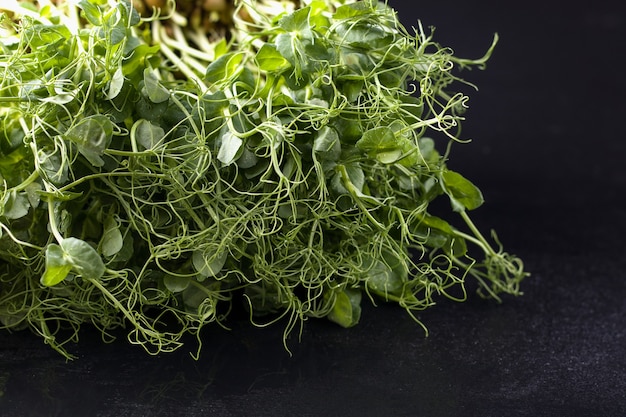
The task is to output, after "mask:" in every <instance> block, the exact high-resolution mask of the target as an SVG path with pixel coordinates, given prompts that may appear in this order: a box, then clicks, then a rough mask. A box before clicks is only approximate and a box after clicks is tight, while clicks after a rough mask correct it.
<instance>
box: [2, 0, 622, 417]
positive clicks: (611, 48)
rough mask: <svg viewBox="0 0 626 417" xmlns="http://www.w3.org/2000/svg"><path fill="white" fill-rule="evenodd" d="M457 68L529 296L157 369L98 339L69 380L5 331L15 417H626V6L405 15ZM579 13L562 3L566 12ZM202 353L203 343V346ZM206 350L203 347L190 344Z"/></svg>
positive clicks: (491, 215) (240, 333) (476, 160)
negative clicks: (430, 31)
mask: <svg viewBox="0 0 626 417" xmlns="http://www.w3.org/2000/svg"><path fill="white" fill-rule="evenodd" d="M389 3H390V5H391V6H393V7H394V8H396V9H397V10H398V11H399V13H400V18H401V20H402V21H403V23H404V24H405V25H407V26H412V25H415V24H416V22H417V20H418V19H420V20H421V21H422V23H423V25H424V26H426V27H427V26H435V27H436V31H435V39H436V40H437V41H439V42H440V43H441V44H443V45H445V46H450V47H452V48H453V49H454V51H455V54H456V55H458V56H463V57H468V58H475V57H480V56H482V54H483V52H484V51H485V50H486V49H487V47H488V46H489V45H490V43H491V39H492V36H493V33H494V32H498V33H499V35H500V38H501V39H500V43H499V44H498V46H497V49H496V51H495V53H494V55H493V57H492V59H491V60H490V61H489V63H488V67H487V69H486V70H485V71H478V70H472V71H470V72H464V73H463V74H462V75H463V76H464V78H466V79H468V80H469V81H471V82H474V83H475V84H477V85H478V87H479V91H478V92H472V93H471V100H470V110H469V111H468V113H467V118H468V120H467V122H466V123H465V125H464V131H463V133H464V134H465V135H466V136H467V137H468V138H472V139H473V142H472V143H471V144H468V145H463V146H457V147H455V149H454V151H453V154H452V156H451V161H450V166H451V168H453V169H455V170H457V171H459V172H461V173H463V174H464V175H465V176H467V177H468V178H470V179H471V180H472V181H473V182H474V183H476V184H477V185H478V186H479V187H480V188H481V190H482V191H483V194H484V195H485V199H486V203H485V205H484V206H483V207H481V208H480V209H478V210H476V211H475V212H474V213H473V214H474V218H475V220H476V222H477V224H478V225H479V227H480V228H481V229H483V230H489V229H491V228H493V229H495V230H496V231H497V232H498V235H499V237H500V239H501V240H502V241H503V243H504V245H505V247H506V249H507V251H509V252H512V253H515V254H517V255H519V256H520V257H522V258H523V259H524V261H525V264H526V266H527V268H528V270H529V271H530V272H531V273H532V276H531V277H529V278H528V279H527V280H526V281H525V282H524V283H523V287H522V289H523V291H524V293H525V294H524V296H522V297H518V298H513V297H509V298H506V299H505V302H504V303H503V304H501V305H496V304H494V303H490V302H485V301H483V300H481V299H480V298H478V297H477V296H472V297H470V300H468V301H467V302H465V303H462V304H456V303H452V302H445V301H442V302H441V303H439V304H438V305H437V306H435V307H433V308H432V309H430V310H427V311H425V312H423V313H422V314H420V318H421V319H422V320H423V322H424V323H425V324H426V325H427V326H428V328H429V331H430V334H429V336H428V337H424V333H423V331H422V329H421V328H420V327H419V326H418V325H417V324H416V323H415V322H413V321H412V320H411V319H410V318H409V317H408V315H407V314H406V313H405V312H404V311H403V310H401V309H400V308H398V307H395V306H391V305H379V306H378V307H366V308H365V311H364V313H363V317H362V319H361V323H360V324H359V325H358V326H357V327H355V328H352V329H348V330H346V329H340V328H338V327H337V326H334V325H332V324H330V323H327V322H325V321H309V322H307V323H306V326H305V328H304V331H303V334H302V338H301V341H300V342H298V341H297V340H291V341H290V344H289V346H290V349H291V351H292V353H293V355H292V356H289V355H288V354H287V353H286V352H285V349H284V347H283V345H282V329H281V328H280V326H276V327H275V328H267V329H256V328H251V327H250V326H246V325H244V324H236V323H235V324H234V325H233V329H232V331H230V332H227V331H224V330H223V329H220V328H211V329H209V330H207V331H205V332H204V335H203V336H204V337H203V340H204V350H203V352H202V357H201V359H200V360H199V361H194V360H193V359H191V358H190V356H189V349H184V348H183V349H181V350H179V351H177V352H176V353H174V354H169V355H161V356H158V357H151V356H148V355H146V354H145V352H144V351H143V350H142V349H141V348H139V347H133V346H130V345H129V344H128V343H126V341H125V340H124V338H123V337H122V338H121V339H120V340H118V341H117V342H116V343H113V344H103V343H102V342H101V340H100V339H99V337H98V334H97V333H95V332H93V331H91V330H89V329H86V330H85V331H84V333H83V334H82V337H81V343H80V344H79V345H78V346H76V347H73V348H72V350H73V352H74V353H75V354H76V355H78V357H79V358H78V359H77V360H75V361H73V362H69V363H66V362H65V360H64V359H63V358H62V357H60V356H59V355H58V354H57V353H55V352H54V351H52V350H51V349H50V348H49V347H48V346H45V345H44V344H43V343H42V341H41V339H39V338H38V337H36V336H34V335H31V334H30V333H28V332H22V333H15V334H8V333H6V332H4V333H2V334H0V392H1V395H0V415H1V416H87V415H89V416H103V417H104V416H117V417H123V416H190V417H191V416H287V415H290V416H291V415H294V416H296V415H297V416H433V417H439V416H481V417H489V416H532V417H541V416H550V417H553V416H574V417H575V416H608V417H617V416H626V398H625V396H626V380H625V378H626V325H625V322H624V318H625V315H626V257H625V256H624V252H625V251H624V237H625V235H626V209H625V208H624V205H623V200H624V198H623V194H624V192H625V191H626V169H625V168H624V164H625V163H626V142H625V139H626V134H625V133H624V129H625V127H624V121H625V119H626V74H625V67H624V63H625V59H624V55H625V53H626V48H625V45H624V43H625V41H626V13H625V12H624V10H623V9H624V8H623V7H622V6H621V5H620V3H619V2H614V3H612V2H608V1H593V2H588V3H586V4H585V5H584V6H576V5H575V4H572V3H571V2H565V1H563V2H549V1H543V2H541V1H537V0H525V1H520V2H503V1H476V2H468V1H460V0H452V1H446V2H438V1H430V2H418V1H415V2H413V1H408V0H395V1H394V0H389ZM559 3H561V4H559ZM193 345H194V344H193V340H191V341H190V346H193ZM190 349H192V347H190Z"/></svg>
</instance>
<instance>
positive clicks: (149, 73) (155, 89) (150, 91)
mask: <svg viewBox="0 0 626 417" xmlns="http://www.w3.org/2000/svg"><path fill="white" fill-rule="evenodd" d="M143 81H144V89H143V92H145V94H146V95H147V96H148V98H149V99H150V101H151V102H153V103H163V102H164V101H167V100H168V99H169V98H170V92H169V91H168V90H167V88H165V87H163V86H162V85H161V82H160V81H159V79H158V77H157V76H156V71H155V70H152V69H150V68H146V69H145V70H144V71H143Z"/></svg>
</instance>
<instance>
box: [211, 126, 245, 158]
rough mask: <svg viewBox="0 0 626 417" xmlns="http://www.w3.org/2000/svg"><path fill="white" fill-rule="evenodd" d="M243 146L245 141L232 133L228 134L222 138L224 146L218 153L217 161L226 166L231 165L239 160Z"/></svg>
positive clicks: (221, 146) (222, 145)
mask: <svg viewBox="0 0 626 417" xmlns="http://www.w3.org/2000/svg"><path fill="white" fill-rule="evenodd" d="M242 145H243V141H242V140H241V139H240V138H239V137H238V136H235V135H234V134H233V133H232V132H226V134H225V135H223V136H222V144H221V145H220V150H219V152H218V153H217V159H219V160H220V162H221V163H223V164H224V165H230V164H232V163H233V162H234V161H235V160H236V159H237V154H238V153H239V150H240V149H241V147H242Z"/></svg>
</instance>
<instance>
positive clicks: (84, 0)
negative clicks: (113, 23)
mask: <svg viewBox="0 0 626 417" xmlns="http://www.w3.org/2000/svg"><path fill="white" fill-rule="evenodd" d="M78 7H80V8H81V9H83V15H84V16H85V18H86V19H87V20H88V21H89V23H91V24H92V25H94V26H100V25H101V24H102V22H101V20H102V12H101V11H100V9H99V8H98V6H96V5H95V4H93V2H91V1H89V0H81V1H79V2H78Z"/></svg>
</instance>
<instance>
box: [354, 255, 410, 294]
mask: <svg viewBox="0 0 626 417" xmlns="http://www.w3.org/2000/svg"><path fill="white" fill-rule="evenodd" d="M365 266H366V268H367V269H368V272H367V277H366V285H367V287H368V288H369V289H370V290H371V291H373V292H375V293H377V294H379V295H381V296H384V297H386V296H387V295H393V296H401V295H402V293H403V291H404V283H405V282H406V280H407V276H408V272H407V271H406V268H405V267H404V265H403V264H402V263H401V262H400V260H399V259H398V258H397V257H396V256H395V255H393V254H391V253H383V259H373V258H370V259H369V260H366V262H365Z"/></svg>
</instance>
